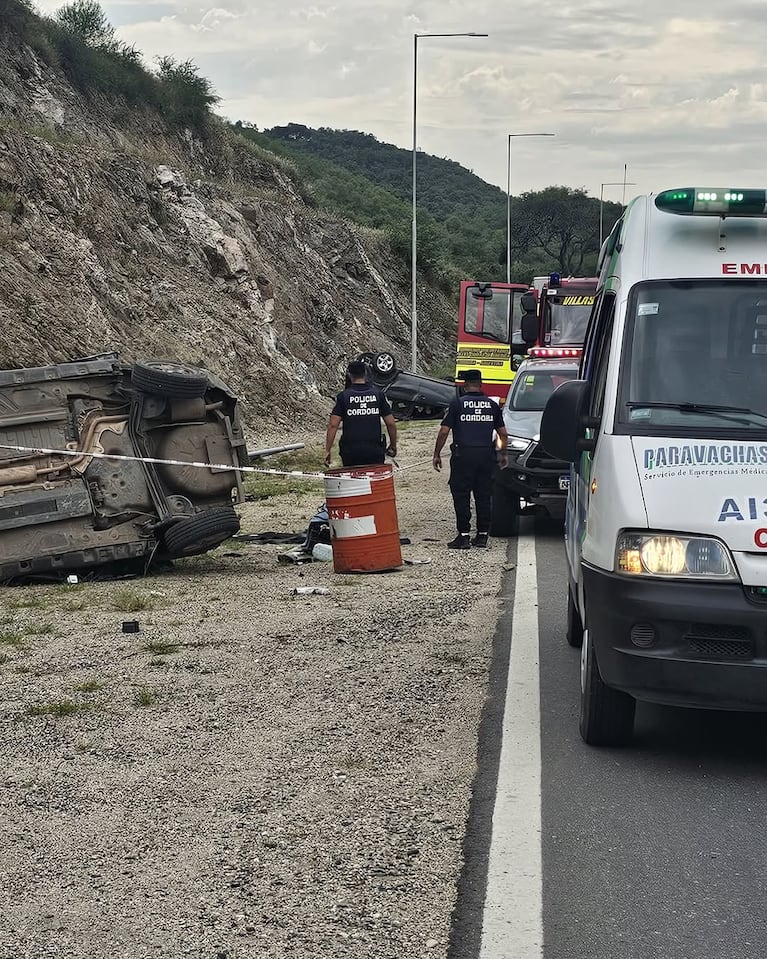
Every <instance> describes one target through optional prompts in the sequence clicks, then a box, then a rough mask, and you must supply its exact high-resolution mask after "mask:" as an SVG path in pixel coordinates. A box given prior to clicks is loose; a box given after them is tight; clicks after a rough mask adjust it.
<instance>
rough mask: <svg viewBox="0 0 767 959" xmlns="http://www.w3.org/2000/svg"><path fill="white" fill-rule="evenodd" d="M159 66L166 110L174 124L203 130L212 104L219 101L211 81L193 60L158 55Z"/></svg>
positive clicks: (164, 111)
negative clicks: (180, 59)
mask: <svg viewBox="0 0 767 959" xmlns="http://www.w3.org/2000/svg"><path fill="white" fill-rule="evenodd" d="M157 66H158V77H159V80H160V85H161V87H162V93H163V98H162V110H163V113H165V115H166V116H167V117H168V119H169V120H170V121H171V122H172V123H176V124H179V125H183V126H190V127H193V128H194V129H196V130H198V131H202V130H204V129H205V126H206V123H207V120H208V116H209V111H210V107H211V106H213V104H214V103H218V101H219V97H217V96H216V95H215V93H213V87H212V85H211V82H210V80H208V79H207V78H206V77H201V76H200V74H199V73H198V70H197V66H196V65H195V64H194V63H193V62H192V61H191V60H184V61H183V62H181V63H178V62H177V61H176V60H175V59H174V58H173V57H158V58H157Z"/></svg>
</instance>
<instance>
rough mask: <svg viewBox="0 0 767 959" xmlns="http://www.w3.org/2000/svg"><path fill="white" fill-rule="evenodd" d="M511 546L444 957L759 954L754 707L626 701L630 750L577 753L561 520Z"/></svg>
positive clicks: (753, 957)
mask: <svg viewBox="0 0 767 959" xmlns="http://www.w3.org/2000/svg"><path fill="white" fill-rule="evenodd" d="M515 557H518V560H519V562H518V564H517V568H516V570H514V571H513V572H510V573H509V577H508V580H507V583H506V585H505V587H504V591H503V597H502V598H503V612H502V615H501V618H500V621H499V627H498V633H497V636H496V642H495V662H494V675H493V681H492V687H491V694H490V697H489V701H488V706H487V709H486V714H485V718H484V722H483V726H482V730H481V741H480V748H479V774H478V778H477V783H476V788H475V792H474V799H473V803H472V811H471V821H470V824H469V828H468V830H467V839H466V843H465V849H464V854H465V858H466V865H465V868H464V872H463V876H462V880H461V884H460V888H459V903H458V907H457V910H456V913H455V916H454V924H453V934H452V939H451V947H450V952H449V956H450V959H698V957H700V959H761V957H763V956H764V955H765V954H767V918H766V912H765V909H764V899H765V893H767V869H766V868H765V867H766V866H767V845H766V844H765V838H764V834H765V829H766V828H767V799H766V798H765V797H766V791H765V785H766V784H767V772H766V767H765V756H766V750H765V743H766V742H767V717H765V716H763V715H748V714H733V713H719V712H713V711H712V712H708V711H702V710H675V709H670V708H663V707H659V706H651V705H648V704H640V705H639V707H638V710H637V723H636V735H635V742H634V744H633V746H632V747H630V748H627V749H620V750H618V749H594V748H591V747H588V746H586V745H585V744H583V742H582V741H581V739H580V737H579V734H578V699H579V655H578V651H577V650H574V649H570V647H568V645H567V643H566V642H565V639H564V623H565V587H564V583H565V566H564V552H563V547H562V540H561V534H560V532H559V530H558V529H557V528H556V527H553V528H552V527H551V526H549V527H548V528H544V527H542V526H540V525H539V526H537V527H534V526H533V523H532V520H525V521H523V524H522V530H521V535H520V539H519V543H518V544H515V545H512V546H511V548H510V559H511V561H512V562H514V561H515ZM531 577H532V578H531ZM515 587H517V593H516V594H515ZM519 587H521V588H522V589H523V590H524V594H523V593H521V592H520V588H519ZM536 603H537V607H536V606H535V604H536ZM536 612H537V617H536V615H535V613H536ZM536 625H537V632H538V642H536V636H535V632H536ZM515 645H516V647H517V648H516V652H515V649H514V647H515ZM535 654H539V656H538V655H535ZM538 659H539V662H540V668H538ZM509 663H511V669H510V670H509ZM507 678H508V682H507ZM536 683H537V684H539V688H540V699H539V701H538V697H537V695H536V690H535V686H536ZM507 689H509V690H511V691H512V695H511V696H510V697H509V698H508V700H507V697H506V691H507ZM531 690H532V697H531V695H530V691H531ZM520 701H521V703H522V704H521V705H520ZM538 717H539V730H540V732H539V739H538V738H537V735H536V732H535V730H534V728H533V726H532V725H531V724H533V723H535V721H536V719H537V718H538ZM520 730H521V733H520ZM502 733H503V735H502ZM538 744H539V748H538ZM537 757H539V758H537ZM494 813H495V818H494V819H493V814H494ZM491 824H492V828H491Z"/></svg>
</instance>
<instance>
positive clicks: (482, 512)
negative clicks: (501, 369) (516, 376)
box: [432, 370, 507, 549]
mask: <svg viewBox="0 0 767 959" xmlns="http://www.w3.org/2000/svg"><path fill="white" fill-rule="evenodd" d="M463 379H464V382H465V384H466V388H465V392H464V393H463V395H461V396H457V397H456V398H455V399H454V400H452V402H451V403H450V406H448V408H447V413H446V414H445V418H444V419H443V420H442V425H441V426H440V428H439V433H438V434H437V441H436V443H435V444H434V456H433V458H432V464H433V466H434V469H435V470H437V471H438V472H439V471H440V470H441V469H442V455H441V454H442V447H443V446H444V445H445V441H446V440H447V438H448V435H449V434H450V431H451V430H452V431H453V442H452V444H451V446H450V450H451V452H452V456H451V458H450V484H449V485H450V492H451V493H452V494H453V506H454V507H455V520H456V525H457V527H458V535H457V536H456V538H455V539H453V540H451V541H450V542H449V543H448V544H447V545H448V548H449V549H469V548H470V547H471V546H472V545H474V546H487V538H488V536H489V535H490V498H491V496H492V483H493V469H494V467H495V463H496V453H495V447H494V445H493V433H497V434H498V436H499V437H500V441H501V449H502V450H504V451H505V449H506V441H507V434H506V427H505V426H504V425H503V414H502V413H501V408H500V406H499V405H498V404H497V403H496V402H495V401H494V400H491V399H490V397H488V396H486V395H485V394H484V393H483V392H482V373H481V372H480V370H466V372H465V373H464V374H463ZM505 456H506V453H505V452H502V453H501V457H502V458H505ZM472 494H473V495H474V506H475V509H476V511H477V535H476V536H475V537H474V539H470V536H471V496H472Z"/></svg>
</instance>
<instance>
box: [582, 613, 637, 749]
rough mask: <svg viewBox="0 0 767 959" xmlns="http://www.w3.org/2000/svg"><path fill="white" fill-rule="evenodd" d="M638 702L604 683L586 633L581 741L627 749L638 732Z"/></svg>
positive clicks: (583, 652) (584, 633) (592, 744)
mask: <svg viewBox="0 0 767 959" xmlns="http://www.w3.org/2000/svg"><path fill="white" fill-rule="evenodd" d="M635 709H636V700H635V699H634V697H633V696H629V694H628V693H624V692H621V691H620V690H618V689H612V688H611V687H610V686H606V685H605V684H604V683H603V682H602V677H601V676H600V674H599V666H598V664H597V657H596V654H595V653H594V647H593V645H592V643H591V640H590V638H589V632H588V629H585V630H584V631H583V646H582V647H581V714H580V723H579V726H580V733H581V739H582V740H583V741H584V742H585V743H587V744H588V745H589V746H626V745H628V743H630V742H631V737H632V735H633V732H634V711H635Z"/></svg>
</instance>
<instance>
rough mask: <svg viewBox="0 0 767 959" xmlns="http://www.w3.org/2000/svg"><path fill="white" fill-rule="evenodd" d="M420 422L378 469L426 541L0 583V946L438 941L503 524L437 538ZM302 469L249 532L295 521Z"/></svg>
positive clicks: (245, 551) (293, 947) (40, 949)
mask: <svg viewBox="0 0 767 959" xmlns="http://www.w3.org/2000/svg"><path fill="white" fill-rule="evenodd" d="M436 431H437V424H436V423H434V422H430V423H409V424H405V426H404V427H403V429H402V430H401V431H400V442H399V451H400V455H399V457H398V462H399V463H400V466H401V467H403V468H404V467H408V466H411V465H412V464H420V465H417V466H416V468H412V469H403V470H402V472H400V473H398V474H397V476H396V482H395V489H396V501H397V509H398V515H399V523H400V532H401V535H402V536H406V537H408V538H409V539H410V540H411V544H410V545H404V546H403V547H402V549H403V556H404V557H405V558H407V559H415V560H428V561H429V562H428V563H422V564H417V565H406V566H405V567H404V568H403V569H402V570H401V571H396V572H389V573H376V574H367V575H351V574H335V573H334V572H333V569H332V564H331V563H321V562H313V563H310V564H300V565H294V564H291V565H283V564H281V563H279V562H278V560H277V557H278V554H279V553H281V552H283V551H285V550H286V549H288V548H289V547H287V546H285V545H275V544H257V543H247V544H239V543H238V544H237V546H238V548H234V546H233V545H232V544H231V543H229V544H225V545H224V546H222V547H221V548H219V549H218V550H216V551H215V552H212V553H209V554H206V555H205V556H202V557H196V558H193V559H189V560H185V561H182V562H178V563H176V564H175V565H174V568H173V569H172V570H171V571H170V572H167V573H161V574H156V575H152V576H150V577H146V578H144V579H134V580H118V581H102V582H83V583H81V584H79V585H77V586H67V585H55V586H51V585H34V586H26V587H4V588H2V589H0V603H1V604H2V613H1V615H2V624H1V625H0V689H1V690H2V696H0V712H1V714H2V717H1V718H2V721H1V722H0V754H2V756H3V763H2V766H1V767H0V780H1V787H2V788H1V789H0V857H1V869H0V957H2V959H11V957H13V959H21V957H34V959H40V957H49V956H50V957H60V956H61V957H63V956H66V957H77V959H91V957H93V959H97V957H98V959H107V957H109V959H112V957H117V956H119V957H121V959H140V957H155V956H168V957H176V956H194V957H205V959H208V957H211V959H256V957H258V959H261V957H288V956H289V957H291V959H308V957H317V959H320V957H322V959H329V957H333V959H335V957H339V959H340V957H360V959H361V957H371V956H374V957H381V959H389V957H391V959H395V957H396V959H410V957H413V959H415V957H426V956H428V957H432V956H433V957H440V956H445V955H446V951H447V943H448V936H449V929H450V918H451V912H452V909H453V906H454V904H455V897H456V886H457V881H458V877H459V874H460V870H461V865H462V848H461V844H462V841H463V838H464V831H465V825H466V819H467V815H468V808H469V801H470V798H471V787H472V780H473V777H474V774H475V765H476V747H477V730H478V726H479V720H480V715H481V711H482V707H483V704H484V700H485V696H486V691H487V682H488V672H489V667H490V656H491V642H492V634H493V630H494V628H495V623H496V619H497V614H498V604H499V601H500V600H499V588H500V584H501V579H502V576H503V569H504V566H505V564H506V545H507V544H506V541H505V540H491V541H490V543H491V545H490V547H489V548H488V549H487V550H478V549H472V550H471V551H465V552H463V551H460V552H456V551H450V550H447V549H446V548H445V543H446V542H447V540H448V539H450V538H452V536H453V535H454V521H453V512H452V505H451V501H450V495H449V491H448V488H447V477H448V471H447V470H445V471H444V472H443V473H442V474H436V473H434V471H433V470H432V469H431V466H430V462H429V461H430V454H431V450H432V448H433V442H434V436H435V434H436ZM311 440H312V441H313V442H314V443H315V444H318V443H319V442H321V439H320V437H319V436H318V435H315V436H314V437H312V438H311ZM265 465H266V466H268V464H265ZM334 465H336V464H334ZM303 482H304V483H305V490H303V491H302V492H298V493H292V492H291V493H282V494H280V495H276V496H273V497H271V498H270V499H268V500H264V501H259V502H249V503H245V504H243V506H242V507H239V508H238V509H239V512H240V515H241V517H242V532H244V533H260V532H263V531H265V530H275V531H295V532H302V531H303V530H304V529H305V528H306V526H307V524H308V521H309V519H310V518H311V516H312V515H313V514H314V512H315V511H316V509H317V508H318V507H319V506H320V504H321V503H322V501H323V498H324V496H323V491H322V484H321V483H316V482H314V483H312V482H311V481H303ZM302 585H319V586H327V587H328V588H329V592H328V593H327V594H326V595H309V596H302V595H294V593H293V590H294V589H295V588H296V587H297V586H302ZM131 619H136V620H138V621H139V624H140V631H139V632H138V633H134V634H130V633H128V634H124V633H123V632H122V631H121V624H122V622H123V621H124V620H131Z"/></svg>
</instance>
